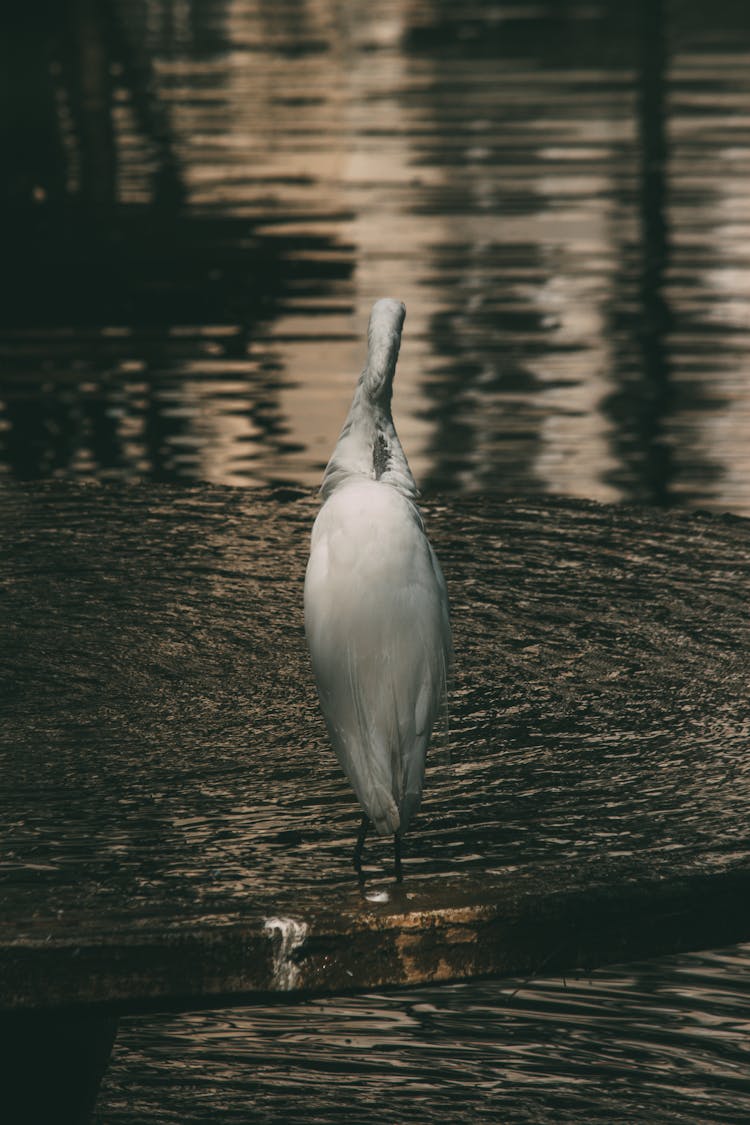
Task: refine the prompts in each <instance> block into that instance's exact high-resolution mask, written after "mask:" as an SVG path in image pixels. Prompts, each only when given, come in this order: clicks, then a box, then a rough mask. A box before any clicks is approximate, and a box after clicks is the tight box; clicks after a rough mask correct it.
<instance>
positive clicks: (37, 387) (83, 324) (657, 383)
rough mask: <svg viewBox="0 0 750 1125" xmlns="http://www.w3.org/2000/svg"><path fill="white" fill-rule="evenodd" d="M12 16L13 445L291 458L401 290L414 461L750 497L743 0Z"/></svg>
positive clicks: (273, 463) (583, 485) (747, 70)
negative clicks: (379, 314) (377, 307)
mask: <svg viewBox="0 0 750 1125" xmlns="http://www.w3.org/2000/svg"><path fill="white" fill-rule="evenodd" d="M25 18H26V19H27V20H28V21H29V26H28V27H27V28H25V30H24V29H23V24H24V17H23V16H19V17H18V22H19V24H20V25H21V28H22V29H21V30H20V31H17V32H16V37H15V40H14V47H15V50H14V52H13V57H12V58H11V59H9V60H8V62H9V66H11V67H12V71H11V73H12V76H13V80H14V81H15V83H16V84H17V87H18V90H17V94H18V96H17V99H16V101H17V104H18V105H26V106H28V107H32V106H33V110H34V112H33V113H32V112H31V109H30V108H29V109H27V110H26V114H27V119H24V120H23V122H22V125H20V124H19V122H18V121H16V119H15V118H13V117H12V116H8V117H7V119H6V120H5V132H6V137H7V143H6V147H7V148H9V150H10V153H11V156H12V160H10V161H9V163H8V166H9V167H12V168H13V170H14V171H13V175H12V176H9V175H8V174H7V173H6V195H7V196H8V200H7V204H6V207H5V210H4V218H5V223H6V227H7V230H6V236H5V243H6V260H7V262H8V263H9V265H8V276H9V280H10V282H11V284H10V286H9V293H8V295H7V299H6V302H5V304H4V305H3V308H2V309H1V310H0V321H1V322H2V331H1V332H0V357H2V360H3V372H4V373H3V374H2V376H0V438H1V440H2V445H1V447H0V470H2V472H4V474H5V475H6V476H9V477H16V478H25V479H29V478H34V477H48V476H68V477H69V476H72V477H77V478H84V479H119V480H135V479H145V480H158V481H176V482H179V481H182V482H192V481H210V482H214V483H229V484H238V485H247V486H258V485H269V484H277V483H280V482H285V483H295V484H301V485H304V486H306V487H312V486H313V485H315V484H316V483H317V481H318V479H319V475H320V470H321V466H322V465H323V464H324V462H325V460H326V459H327V456H328V454H329V452H330V449H331V446H332V443H333V441H334V439H335V436H336V434H337V432H338V428H339V426H340V424H341V421H342V419H343V416H344V414H345V411H346V405H347V400H348V397H349V394H350V390H351V385H352V380H353V378H354V377H355V376H356V373H357V372H358V370H359V368H360V365H361V363H362V357H363V338H364V329H365V324H366V318H367V312H368V310H369V306H370V303H371V302H372V300H373V299H374V298H376V297H378V296H382V295H384V294H394V295H397V296H400V297H401V298H402V299H404V300H405V301H406V303H407V306H408V319H407V324H406V336H405V340H404V348H403V353H402V360H401V366H400V371H399V376H398V386H397V398H396V411H397V415H398V419H399V423H400V430H401V436H402V439H403V440H404V443H405V446H406V448H407V450H408V452H409V455H410V457H411V459H412V463H413V467H414V469H415V472H416V475H417V477H418V479H419V480H420V482H421V484H422V485H423V486H424V487H425V488H426V489H428V490H430V491H433V490H440V491H444V492H445V491H451V492H459V493H464V492H467V491H480V490H481V491H486V490H488V489H489V490H500V491H502V492H504V493H506V494H521V495H529V494H541V493H550V492H555V493H563V494H565V495H570V496H581V497H587V498H595V499H600V500H605V501H623V500H625V501H643V502H647V503H655V504H660V505H695V504H699V505H702V506H709V507H712V508H717V509H729V510H732V511H735V512H744V513H749V512H750V459H749V458H748V454H747V442H746V440H745V435H746V432H747V430H748V401H749V400H748V374H747V373H748V370H749V369H750V364H749V358H750V357H749V353H750V333H749V331H748V323H750V288H749V287H748V278H749V277H750V257H749V251H748V246H750V237H749V236H750V193H749V191H748V183H750V147H749V146H748V141H747V106H748V104H750V102H749V99H750V78H749V77H748V76H749V75H750V24H748V21H747V19H746V18H745V12H744V8H743V7H742V5H739V6H738V5H736V4H733V3H731V2H730V0H717V3H715V4H712V5H711V9H710V13H709V12H708V11H707V10H706V8H705V5H702V4H699V3H697V2H689V3H684V2H683V3H669V2H667V3H663V4H662V3H656V4H654V3H650V2H649V0H643V2H642V3H638V4H634V5H624V6H623V5H621V4H614V3H606V2H603V0H598V2H595V3H592V4H588V5H577V4H567V3H564V4H554V5H544V4H543V5H539V4H533V5H532V4H525V3H518V4H513V5H495V4H482V3H474V4H468V5H460V6H458V7H457V6H456V5H455V4H447V3H442V2H440V0H432V2H430V0H412V2H411V3H400V2H397V0H385V2H384V3H381V4H378V5H377V7H376V8H373V7H372V6H371V5H366V4H364V3H354V4H348V5H346V6H345V7H344V8H342V7H341V6H340V5H339V4H335V3H333V2H332V0H307V2H306V3H301V4H300V3H293V4H290V3H282V4H266V3H262V2H259V0H234V2H229V0H193V2H190V3H179V4H178V3H173V2H169V0H153V2H151V3H149V4H143V3H141V2H139V0H112V2H111V3H110V4H106V5H105V4H102V5H95V4H91V3H84V2H83V0H78V2H77V3H70V4H68V5H63V6H54V5H53V6H51V8H50V11H49V19H48V23H47V26H46V35H45V37H44V39H43V40H42V39H41V38H40V37H39V36H38V35H37V34H36V25H35V24H34V23H33V20H32V18H31V17H25ZM82 59H85V68H84V69H82V67H83V64H82ZM32 95H33V96H32ZM6 114H8V115H9V114H10V110H8V111H6Z"/></svg>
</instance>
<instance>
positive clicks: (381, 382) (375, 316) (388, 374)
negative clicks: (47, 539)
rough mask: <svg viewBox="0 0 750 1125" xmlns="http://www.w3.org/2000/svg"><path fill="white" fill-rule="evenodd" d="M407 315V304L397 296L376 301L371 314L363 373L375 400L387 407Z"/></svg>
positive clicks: (366, 384) (368, 389)
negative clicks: (397, 298)
mask: <svg viewBox="0 0 750 1125" xmlns="http://www.w3.org/2000/svg"><path fill="white" fill-rule="evenodd" d="M405 316H406V305H405V304H404V302H403V301H397V300H395V299H394V298H393V297H383V298H382V299H381V300H380V301H376V302H375V304H374V305H373V306H372V312H371V313H370V324H369V327H368V329H367V366H366V367H365V370H364V371H363V373H362V384H363V386H364V389H365V391H366V392H367V395H368V397H369V398H370V399H371V401H372V402H377V403H379V404H381V405H383V406H387V405H388V404H389V403H390V400H391V390H392V387H393V376H394V373H395V371H396V360H397V359H398V350H399V347H400V346H401V330H402V328H403V326H404V318H405Z"/></svg>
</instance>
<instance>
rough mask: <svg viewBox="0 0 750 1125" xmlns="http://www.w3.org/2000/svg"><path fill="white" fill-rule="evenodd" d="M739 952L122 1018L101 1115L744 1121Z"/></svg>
mask: <svg viewBox="0 0 750 1125" xmlns="http://www.w3.org/2000/svg"><path fill="white" fill-rule="evenodd" d="M749 959H750V948H749V947H748V946H741V947H739V948H737V949H735V950H731V951H726V950H725V951H722V952H716V953H711V954H702V955H698V954H694V955H691V956H686V957H681V958H665V959H664V960H663V961H661V962H657V963H650V964H641V965H632V966H629V967H627V968H626V969H622V970H619V971H608V972H604V971H599V972H597V973H594V974H593V976H592V977H591V978H588V979H587V978H580V979H575V980H568V981H561V980H553V979H549V980H540V981H538V982H531V983H530V982H524V981H505V982H502V983H501V982H479V983H474V984H471V985H460V986H455V985H454V986H447V987H442V988H433V989H420V990H418V991H415V992H405V993H399V994H394V995H391V996H384V995H372V996H364V997H358V998H348V999H340V998H339V999H331V1000H325V1001H322V1002H319V1001H318V1002H315V1003H312V1002H311V1003H308V1004H298V1005H294V1006H292V1007H286V1006H281V1007H279V1006H275V1007H273V1008H262V1009H251V1010H247V1011H244V1012H243V1011H237V1010H234V1011H231V1012H230V1011H225V1012H214V1013H210V1014H206V1013H202V1014H200V1015H195V1016H184V1017H180V1018H175V1017H172V1018H169V1017H164V1018H162V1019H160V1020H158V1021H148V1020H146V1021H140V1022H139V1023H137V1024H136V1023H135V1021H125V1022H124V1024H123V1026H122V1028H121V1032H120V1036H119V1039H118V1042H117V1046H116V1047H115V1052H114V1057H113V1060H112V1066H111V1068H110V1071H109V1074H108V1075H107V1077H106V1079H105V1083H104V1088H103V1090H102V1096H101V1099H100V1113H99V1115H98V1117H97V1122H99V1123H101V1125H109V1123H110V1122H112V1123H113V1125H115V1123H117V1125H135V1122H141V1121H149V1122H155V1123H158V1125H167V1123H169V1125H172V1123H175V1125H177V1123H179V1125H183V1123H184V1125H187V1123H190V1125H198V1123H199V1122H200V1123H204V1122H215V1121H221V1122H249V1121H263V1122H305V1123H307V1122H319V1123H321V1125H327V1123H328V1122H364V1121H373V1122H378V1123H380V1122H382V1123H383V1125H386V1123H387V1125H392V1123H393V1122H401V1121H415V1122H419V1123H420V1125H421V1123H424V1125H427V1123H430V1125H431V1123H433V1122H470V1121H482V1122H523V1123H526V1122H529V1123H531V1122H533V1123H535V1125H541V1123H544V1125H557V1123H558V1122H571V1121H575V1122H608V1123H609V1122H617V1123H619V1122H628V1123H630V1122H633V1123H638V1125H656V1123H662V1122H669V1123H670V1125H671V1123H674V1125H677V1123H681V1125H685V1123H688V1122H690V1123H693V1125H713V1123H716V1122H734V1123H737V1125H740V1123H742V1122H745V1121H747V1120H748V1117H749V1116H750V1042H749V1040H748V1009H749V1006H750V985H749V984H748V972H747V969H748V963H749Z"/></svg>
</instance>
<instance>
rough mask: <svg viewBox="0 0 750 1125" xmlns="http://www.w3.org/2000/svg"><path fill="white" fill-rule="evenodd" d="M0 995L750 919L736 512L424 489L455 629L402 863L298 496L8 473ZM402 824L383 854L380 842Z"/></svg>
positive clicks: (45, 1002) (676, 941)
mask: <svg viewBox="0 0 750 1125" xmlns="http://www.w3.org/2000/svg"><path fill="white" fill-rule="evenodd" d="M0 501H1V504H2V511H1V512H0V514H1V515H2V520H3V526H4V529H5V531H6V535H5V537H4V543H3V544H2V545H0V553H3V555H4V558H3V561H4V567H5V570H4V573H5V575H6V580H5V583H4V593H5V596H6V613H5V618H4V622H3V624H4V641H5V643H4V644H3V645H2V646H0V677H2V678H4V679H5V681H6V683H8V684H9V685H10V686H11V690H10V691H9V692H7V693H6V694H5V697H4V701H3V715H2V726H1V727H0V734H1V735H2V736H3V737H2V745H0V765H1V768H2V777H3V785H2V787H0V823H2V824H3V826H4V829H3V831H4V848H3V862H2V867H1V868H0V896H1V898H2V904H3V909H2V914H1V915H0V1012H6V1013H19V1012H22V1011H23V1010H26V1011H28V1012H31V1013H33V1012H37V1011H44V1010H48V1009H52V1008H66V1007H67V1008H81V1007H83V1008H85V1007H92V1008H95V1009H99V1008H101V1009H109V1010H110V1011H112V1012H115V1013H120V1012H122V1013H124V1012H131V1011H138V1010H145V1009H149V1008H151V1009H157V1008H164V1009H179V1008H190V1007H196V1006H209V1005H210V1006H214V1005H220V1004H233V1003H238V1004H239V1003H252V1002H253V1001H255V1000H257V999H261V998H264V997H265V998H267V997H269V996H270V997H273V998H276V999H281V998H283V997H285V996H301V995H320V994H323V993H334V992H351V991H354V990H365V991H367V990H372V989H382V988H391V987H399V986H404V985H408V986H413V985H416V984H421V983H425V984H428V983H434V982H437V981H448V980H466V979H469V978H471V977H479V976H491V975H492V976H516V977H517V976H523V975H528V976H531V975H533V974H536V973H541V972H544V973H550V972H559V973H563V974H564V973H571V972H573V971H574V970H577V969H590V968H595V967H596V966H600V965H605V964H612V963H617V962H619V963H622V962H625V961H629V960H634V959H638V958H643V957H651V956H657V955H660V954H664V953H669V952H682V951H688V950H697V949H701V948H708V947H716V946H719V945H724V944H728V943H733V942H738V941H742V940H748V939H750V836H749V835H748V828H747V823H748V821H747V810H748V808H750V771H748V768H747V750H748V740H749V738H750V724H749V723H748V709H747V700H748V684H749V683H750V622H749V620H748V614H747V591H748V589H750V521H747V520H742V519H738V518H733V517H720V516H710V515H706V514H700V513H681V512H664V511H657V510H644V509H635V508H616V507H606V506H602V505H598V504H593V503H587V502H577V501H564V500H547V499H538V500H537V499H535V500H528V501H516V502H509V501H504V500H501V499H499V498H496V497H477V498H461V499H460V500H457V501H455V502H446V503H443V504H441V505H439V506H438V505H434V504H433V505H426V506H425V507H426V514H427V518H428V522H429V530H430V536H431V538H432V539H433V541H434V542H435V545H436V547H437V550H438V554H439V556H440V558H441V561H442V562H443V565H444V569H445V572H446V577H447V581H448V586H449V592H450V595H451V603H452V613H453V622H454V633H455V644H456V668H455V684H454V687H453V691H452V694H451V706H450V712H451V713H450V721H451V736H450V747H451V758H450V761H447V762H446V760H445V755H444V754H441V752H440V750H439V748H438V749H437V752H431V754H430V755H429V756H428V773H427V781H426V786H425V798H424V805H423V811H422V813H421V814H420V817H419V820H418V822H417V823H416V825H415V828H414V831H413V832H411V833H410V834H409V837H408V840H407V844H408V851H407V856H406V860H405V880H404V883H403V884H401V885H396V884H393V883H391V882H389V881H388V879H387V877H386V875H385V874H384V872H385V871H387V870H388V865H387V864H386V865H385V866H383V864H382V862H381V861H382V858H383V855H384V854H385V850H384V847H383V845H381V844H378V842H377V841H373V842H372V843H368V854H367V858H368V861H369V863H370V867H369V869H368V870H369V871H370V873H371V878H370V879H369V881H368V883H367V884H366V886H365V889H364V891H361V890H359V889H358V888H357V884H356V881H355V878H354V876H353V873H352V870H351V866H350V855H351V834H352V827H351V826H352V823H353V822H354V820H355V819H356V805H355V801H354V798H353V796H352V794H351V792H350V790H349V788H348V786H347V785H346V782H345V781H344V780H343V779H342V778H341V777H340V774H339V771H338V768H337V766H336V763H335V761H334V760H333V755H332V753H331V751H330V748H329V746H328V741H327V737H326V733H325V730H324V727H323V723H322V719H321V717H320V714H319V711H318V708H317V705H316V700H315V693H314V686H313V683H312V678H311V675H310V670H309V661H308V658H307V654H306V651H305V647H304V638H303V634H302V612H301V592H302V578H303V574H304V567H305V562H306V555H307V545H308V537H309V530H310V526H311V523H312V519H313V517H314V514H315V511H316V505H315V502H314V500H313V498H312V497H305V496H299V495H296V496H292V497H290V496H287V495H269V494H255V493H247V492H242V491H239V490H232V489H222V488H211V487H208V486H207V487H202V488H190V489H179V488H168V487H155V486H149V487H144V488H138V487H132V488H131V487H128V488H120V487H112V488H110V487H100V486H96V487H77V486H73V485H66V484H62V483H60V484H58V483H52V484H49V483H48V484H44V485H28V486H13V487H9V488H7V489H5V490H4V492H3V494H2V497H1V498H0ZM389 854H390V853H389Z"/></svg>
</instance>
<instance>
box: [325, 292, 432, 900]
mask: <svg viewBox="0 0 750 1125" xmlns="http://www.w3.org/2000/svg"><path fill="white" fill-rule="evenodd" d="M405 316H406V308H405V306H404V305H403V304H402V302H401V301H395V300H392V299H390V298H386V299H384V300H380V301H377V302H376V303H375V304H374V305H373V309H372V313H371V315H370V324H369V328H368V333H367V337H368V353H367V363H366V365H365V369H364V371H363V372H362V374H361V375H360V377H359V382H358V383H357V387H356V390H355V392H354V399H353V401H352V404H351V408H350V410H349V414H348V417H347V419H346V422H345V423H344V428H343V430H342V431H341V436H340V437H339V440H338V442H337V444H336V448H335V449H334V451H333V454H332V456H331V459H330V461H329V462H328V465H327V467H326V470H325V473H324V475H323V483H322V486H321V490H320V491H321V496H322V499H323V503H322V507H321V509H320V511H319V513H318V516H317V519H316V520H315V525H314V527H313V530H312V540H311V547H310V560H309V562H308V565H307V575H306V577H305V632H306V634H307V642H308V645H309V648H310V655H311V657H312V666H313V672H314V674H315V679H316V682H317V686H318V695H319V697H320V705H321V708H322V711H323V715H324V717H325V721H326V725H327V727H328V733H329V735H330V738H331V742H332V744H333V749H334V751H335V752H336V757H337V758H338V760H339V762H340V764H341V766H342V768H343V770H344V772H345V773H346V775H347V777H348V778H349V781H350V782H351V784H352V787H353V788H354V792H355V793H356V795H357V797H358V799H359V802H360V804H361V805H362V808H363V809H364V815H363V817H362V823H361V826H360V829H359V835H358V837H357V844H356V847H355V849H354V866H355V868H356V870H357V872H358V874H359V875H360V876H361V871H362V849H363V847H364V842H365V836H366V834H367V829H368V827H369V825H370V824H371V823H372V824H373V825H374V826H375V828H376V830H377V832H378V833H379V834H380V835H381V836H386V835H389V834H391V833H393V835H394V850H395V868H396V877H397V878H398V879H400V878H401V836H402V834H403V833H404V832H405V831H406V829H407V828H408V826H409V823H410V822H411V820H412V818H413V816H414V814H415V813H416V812H417V810H418V808H419V803H420V800H421V796H422V782H423V779H424V762H425V753H426V750H427V743H428V742H429V739H430V735H431V733H432V728H433V724H434V722H435V717H436V715H437V712H438V708H439V706H440V702H441V700H442V698H443V695H444V693H445V690H446V678H447V673H448V667H449V664H450V660H451V653H452V648H451V629H450V620H449V617H448V594H447V591H446V588H445V581H444V579H443V574H442V571H441V570H440V564H439V563H438V561H437V558H436V556H435V552H434V551H433V549H432V547H431V545H430V543H429V540H428V539H427V536H426V535H425V531H424V526H423V524H422V517H421V515H420V513H419V509H418V507H417V504H416V497H417V486H416V484H415V483H414V478H413V476H412V475H411V471H410V469H409V465H408V462H407V460H406V456H405V454H404V451H403V449H402V447H401V442H400V441H399V440H398V435H397V434H396V430H395V427H394V425H393V418H392V415H391V394H392V390H393V376H394V374H395V371H396V360H397V358H398V352H399V347H400V344H401V329H402V327H403V323H404V317H405Z"/></svg>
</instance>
